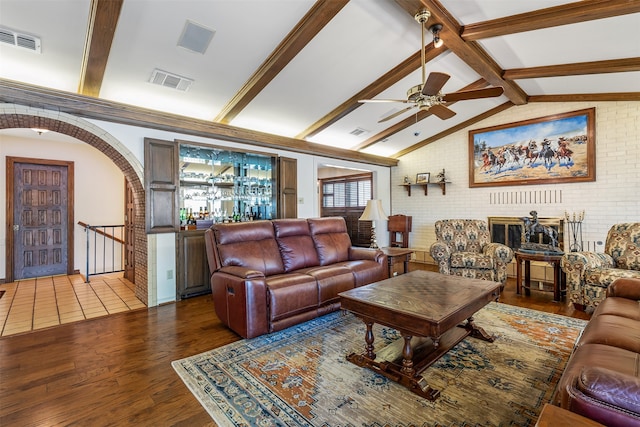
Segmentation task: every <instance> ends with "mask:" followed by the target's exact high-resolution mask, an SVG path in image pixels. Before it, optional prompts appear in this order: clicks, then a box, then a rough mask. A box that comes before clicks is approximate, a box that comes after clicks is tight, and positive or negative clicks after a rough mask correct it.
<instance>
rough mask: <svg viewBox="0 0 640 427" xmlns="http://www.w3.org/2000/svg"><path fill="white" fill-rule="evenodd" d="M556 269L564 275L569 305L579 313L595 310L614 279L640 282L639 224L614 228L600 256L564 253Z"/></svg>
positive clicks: (584, 253)
mask: <svg viewBox="0 0 640 427" xmlns="http://www.w3.org/2000/svg"><path fill="white" fill-rule="evenodd" d="M560 266H561V267H562V271H564V272H565V274H566V275H567V294H568V295H569V299H570V301H571V302H572V303H573V305H574V306H575V307H576V308H577V309H579V310H584V309H585V308H587V307H596V306H597V305H598V304H599V303H600V301H602V300H603V299H604V298H605V295H606V292H607V287H608V286H609V285H610V284H611V283H612V282H613V281H614V280H615V279H617V278H619V277H632V278H639V279H640V222H630V223H622V224H616V225H614V226H613V227H611V229H610V230H609V233H608V234H607V240H606V242H605V245H604V253H599V252H588V251H584V252H568V253H565V254H564V256H563V257H562V260H561V261H560Z"/></svg>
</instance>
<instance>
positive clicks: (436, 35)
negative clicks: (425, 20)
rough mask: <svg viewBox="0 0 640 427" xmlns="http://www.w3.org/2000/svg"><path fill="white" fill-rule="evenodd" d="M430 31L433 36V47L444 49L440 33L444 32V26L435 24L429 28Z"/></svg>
mask: <svg viewBox="0 0 640 427" xmlns="http://www.w3.org/2000/svg"><path fill="white" fill-rule="evenodd" d="M429 31H430V32H431V34H433V47H435V48H439V47H442V45H443V44H444V42H443V41H442V39H441V38H440V31H442V24H433V25H432V26H430V27H429Z"/></svg>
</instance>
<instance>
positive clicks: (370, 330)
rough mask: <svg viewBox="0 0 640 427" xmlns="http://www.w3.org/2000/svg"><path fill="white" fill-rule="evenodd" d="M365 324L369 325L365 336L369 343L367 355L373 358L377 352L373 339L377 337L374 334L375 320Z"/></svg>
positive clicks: (366, 347)
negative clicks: (375, 351)
mask: <svg viewBox="0 0 640 427" xmlns="http://www.w3.org/2000/svg"><path fill="white" fill-rule="evenodd" d="M365 324H366V325H367V333H366V335H365V337H364V340H365V342H366V343H367V345H366V346H365V352H366V354H367V357H368V358H369V359H371V360H373V359H375V358H376V354H375V353H374V351H373V350H374V347H373V340H374V339H375V337H374V336H373V322H365Z"/></svg>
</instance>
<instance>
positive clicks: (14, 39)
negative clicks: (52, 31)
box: [0, 27, 41, 53]
mask: <svg viewBox="0 0 640 427" xmlns="http://www.w3.org/2000/svg"><path fill="white" fill-rule="evenodd" d="M0 42H1V43H5V44H9V45H11V46H15V47H21V48H23V49H27V50H30V51H32V52H36V53H41V43H40V37H36V36H31V35H29V34H24V33H18V32H16V31H13V30H10V29H8V28H4V27H0Z"/></svg>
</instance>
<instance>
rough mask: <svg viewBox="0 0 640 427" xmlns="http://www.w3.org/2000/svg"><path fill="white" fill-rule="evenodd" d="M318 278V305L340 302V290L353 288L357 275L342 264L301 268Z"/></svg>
mask: <svg viewBox="0 0 640 427" xmlns="http://www.w3.org/2000/svg"><path fill="white" fill-rule="evenodd" d="M300 272H304V273H305V274H308V275H310V276H312V277H314V278H315V279H316V282H317V284H318V305H319V306H322V305H326V304H331V303H334V302H338V300H339V297H338V294H339V293H340V292H344V291H348V290H349V289H353V288H354V287H355V285H356V283H355V277H354V276H353V273H352V272H351V270H349V269H348V268H346V267H344V266H342V265H327V266H324V267H311V268H306V269H304V270H300Z"/></svg>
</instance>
